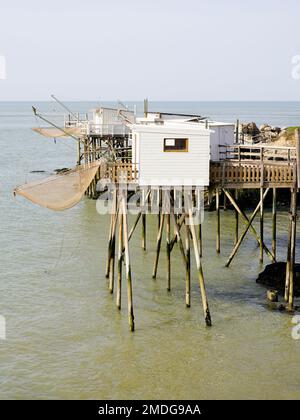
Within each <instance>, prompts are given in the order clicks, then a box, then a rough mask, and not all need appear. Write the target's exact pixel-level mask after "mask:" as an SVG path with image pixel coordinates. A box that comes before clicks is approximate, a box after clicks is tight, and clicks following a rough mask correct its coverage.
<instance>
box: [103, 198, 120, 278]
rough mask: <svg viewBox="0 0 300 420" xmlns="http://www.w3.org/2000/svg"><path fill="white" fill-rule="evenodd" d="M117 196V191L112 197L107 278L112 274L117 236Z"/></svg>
mask: <svg viewBox="0 0 300 420" xmlns="http://www.w3.org/2000/svg"><path fill="white" fill-rule="evenodd" d="M117 211H118V210H117V195H116V191H114V192H113V197H112V208H111V217H110V228H109V238H108V253H107V263H106V272H105V276H106V278H108V277H109V272H110V263H111V255H112V250H113V238H114V236H115V228H116V226H115V224H116V217H115V216H116V213H117Z"/></svg>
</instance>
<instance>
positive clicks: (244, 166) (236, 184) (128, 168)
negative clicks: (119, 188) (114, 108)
mask: <svg viewBox="0 0 300 420" xmlns="http://www.w3.org/2000/svg"><path fill="white" fill-rule="evenodd" d="M220 153H221V156H224V158H221V160H220V161H218V162H211V163H210V187H212V188H218V187H224V188H230V189H241V188H261V187H263V188H293V187H294V185H295V182H296V180H297V156H296V149H295V147H278V148H275V147H265V146H264V147H260V146H248V145H247V146H246V145H244V146H226V147H225V146H222V152H220ZM106 176H107V178H108V179H109V180H110V181H111V182H119V180H120V177H121V176H123V179H124V176H125V180H127V182H130V183H133V182H138V165H137V164H132V163H130V162H117V163H109V164H108V165H107V175H106Z"/></svg>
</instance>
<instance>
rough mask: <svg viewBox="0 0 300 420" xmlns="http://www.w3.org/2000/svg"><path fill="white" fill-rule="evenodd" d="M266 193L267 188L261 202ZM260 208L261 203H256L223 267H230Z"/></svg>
mask: <svg viewBox="0 0 300 420" xmlns="http://www.w3.org/2000/svg"><path fill="white" fill-rule="evenodd" d="M268 192H269V188H267V189H266V190H265V192H264V194H263V197H262V199H263V200H264V199H265V198H266V195H267V194H268ZM260 206H261V201H260V202H259V203H258V205H257V206H256V208H255V210H254V212H253V213H252V216H251V217H250V219H249V220H248V223H247V226H246V228H245V230H244V232H243V233H242V235H241V236H240V238H239V240H238V242H237V243H236V245H235V247H234V248H233V251H232V252H231V254H230V256H229V258H228V260H227V262H226V264H225V266H226V267H229V265H230V263H231V261H232V260H233V258H234V256H235V255H236V253H237V251H238V249H239V247H240V245H241V243H242V242H243V239H244V238H245V236H246V233H247V232H248V230H249V229H250V227H251V226H252V222H253V220H254V218H255V216H256V215H257V213H258V211H259V209H260Z"/></svg>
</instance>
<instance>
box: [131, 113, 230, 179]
mask: <svg viewBox="0 0 300 420" xmlns="http://www.w3.org/2000/svg"><path fill="white" fill-rule="evenodd" d="M234 128H235V127H234V124H228V123H218V122H213V121H206V120H203V119H197V120H196V119H178V117H177V118H174V117H172V118H163V116H162V115H161V114H155V113H151V114H150V115H149V114H148V116H147V118H138V119H137V123H136V124H133V125H131V132H132V162H133V164H134V165H136V166H137V168H138V172H139V184H140V185H149V186H152V185H153V186H182V185H189V186H208V185H209V168H210V161H211V160H212V161H219V160H220V145H232V144H234Z"/></svg>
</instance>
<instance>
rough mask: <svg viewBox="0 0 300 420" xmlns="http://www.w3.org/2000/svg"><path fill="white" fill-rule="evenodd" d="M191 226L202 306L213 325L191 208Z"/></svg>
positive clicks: (208, 323)
mask: <svg viewBox="0 0 300 420" xmlns="http://www.w3.org/2000/svg"><path fill="white" fill-rule="evenodd" d="M189 222H190V224H189V228H190V231H191V234H192V239H193V247H194V254H195V259H196V266H197V271H198V279H199V286H200V290H201V298H202V306H203V312H204V319H205V323H206V325H207V326H211V316H210V311H209V306H208V300H207V296H206V289H205V282H204V276H203V270H202V264H201V259H200V252H199V248H198V241H197V236H196V230H195V225H194V224H193V215H192V210H191V208H190V209H189Z"/></svg>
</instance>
